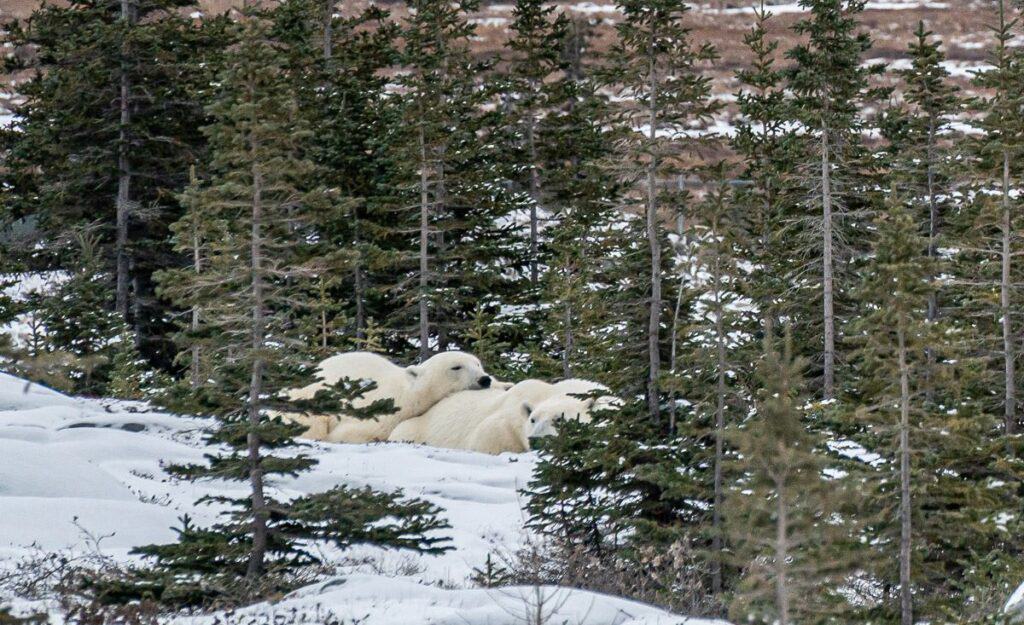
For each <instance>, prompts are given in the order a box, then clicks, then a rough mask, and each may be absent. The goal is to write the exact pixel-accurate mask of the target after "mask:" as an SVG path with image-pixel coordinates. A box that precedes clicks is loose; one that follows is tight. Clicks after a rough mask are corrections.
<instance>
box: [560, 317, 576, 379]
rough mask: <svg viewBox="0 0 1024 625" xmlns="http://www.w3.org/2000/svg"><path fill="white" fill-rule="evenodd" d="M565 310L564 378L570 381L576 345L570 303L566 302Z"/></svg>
mask: <svg viewBox="0 0 1024 625" xmlns="http://www.w3.org/2000/svg"><path fill="white" fill-rule="evenodd" d="M564 309H565V312H564V316H565V320H564V322H563V323H564V325H565V349H564V351H563V352H562V377H564V378H566V379H568V378H571V377H572V352H573V351H574V350H575V349H576V345H575V341H574V339H573V334H572V306H570V305H569V302H565V305H564Z"/></svg>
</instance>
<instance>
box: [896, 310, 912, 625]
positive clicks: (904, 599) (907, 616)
mask: <svg viewBox="0 0 1024 625" xmlns="http://www.w3.org/2000/svg"><path fill="white" fill-rule="evenodd" d="M896 334H897V350H898V352H899V367H900V624H901V625H913V623H914V618H913V592H912V588H911V584H910V555H911V551H910V543H911V524H910V523H911V520H910V503H911V502H910V368H909V367H908V366H907V344H906V319H905V317H904V315H903V314H902V313H901V314H900V317H899V321H898V325H897V328H896Z"/></svg>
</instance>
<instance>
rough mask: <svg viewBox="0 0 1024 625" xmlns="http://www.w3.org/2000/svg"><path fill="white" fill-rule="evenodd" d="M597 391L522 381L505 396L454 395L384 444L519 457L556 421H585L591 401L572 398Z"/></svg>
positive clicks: (577, 384)
mask: <svg viewBox="0 0 1024 625" xmlns="http://www.w3.org/2000/svg"><path fill="white" fill-rule="evenodd" d="M598 389H599V390H606V389H605V387H604V386H602V385H600V384H597V383H595V382H588V381H586V380H563V381H562V382H559V383H557V384H550V383H548V382H543V381H541V380H525V381H523V382H520V383H518V384H515V385H513V386H512V388H510V389H509V390H508V391H505V392H501V391H488V392H486V393H480V392H475V393H467V392H463V393H456V394H454V395H452V396H451V397H449V398H447V399H445V400H442V401H440V402H438V404H437V405H436V406H434V407H433V408H431V409H430V410H428V411H427V412H426V413H425V414H424V415H423V416H421V417H417V418H415V419H410V420H408V421H405V422H403V423H402V424H400V425H399V426H398V427H397V428H395V430H394V431H393V432H392V433H391V436H390V437H389V438H388V440H390V441H404V442H413V443H424V444H427V445H433V446H435V447H448V448H451V449H468V450H471V451H479V452H482V453H488V454H500V453H503V452H513V453H522V452H526V451H529V449H530V438H537V437H539V436H546V435H550V434H554V433H555V431H556V429H555V428H556V423H557V421H558V420H559V419H562V418H580V419H584V420H585V419H589V416H590V410H591V408H592V407H593V405H594V400H593V399H578V398H575V397H571V395H572V394H587V393H592V392H593V391H594V390H598ZM602 400H603V398H602ZM609 401H614V398H609ZM540 409H543V410H542V411H541V412H538V410H540ZM531 418H533V419H534V422H531Z"/></svg>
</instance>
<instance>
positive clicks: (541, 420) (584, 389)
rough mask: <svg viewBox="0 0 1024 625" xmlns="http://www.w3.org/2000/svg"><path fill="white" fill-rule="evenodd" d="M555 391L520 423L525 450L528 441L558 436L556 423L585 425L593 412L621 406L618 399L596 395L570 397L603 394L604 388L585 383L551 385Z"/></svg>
mask: <svg viewBox="0 0 1024 625" xmlns="http://www.w3.org/2000/svg"><path fill="white" fill-rule="evenodd" d="M555 387H556V388H558V390H559V392H558V394H556V395H555V396H553V397H551V398H550V399H547V400H545V401H543V402H541V403H540V404H538V405H537V406H536V407H535V408H534V409H533V411H532V412H531V413H530V416H529V418H528V419H527V420H526V421H524V422H523V424H522V436H523V440H525V441H526V443H525V445H526V446H527V448H529V445H530V441H531V440H533V439H537V438H542V437H544V436H554V435H555V434H557V433H558V422H559V421H563V420H576V421H582V422H583V423H589V422H590V419H591V414H592V413H593V412H594V411H597V410H607V409H611V408H616V407H618V406H620V405H621V404H622V401H621V400H620V399H619V398H618V397H614V396H612V395H599V396H597V397H585V398H579V397H574V395H592V394H593V393H594V391H607V390H608V387H606V386H604V385H602V384H598V383H597V382H590V381H588V380H577V379H569V380H562V381H561V382H559V383H557V384H556V385H555Z"/></svg>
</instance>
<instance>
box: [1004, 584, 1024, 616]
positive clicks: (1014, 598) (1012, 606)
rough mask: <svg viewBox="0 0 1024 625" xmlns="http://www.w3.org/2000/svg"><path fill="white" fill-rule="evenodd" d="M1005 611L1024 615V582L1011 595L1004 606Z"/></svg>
mask: <svg viewBox="0 0 1024 625" xmlns="http://www.w3.org/2000/svg"><path fill="white" fill-rule="evenodd" d="M1003 611H1004V612H1006V613H1007V614H1016V615H1017V616H1020V617H1024V584H1021V585H1020V586H1019V587H1018V588H1017V590H1015V591H1014V592H1013V594H1012V595H1010V599H1009V600H1008V601H1007V602H1006V605H1005V606H1004V607H1003Z"/></svg>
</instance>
